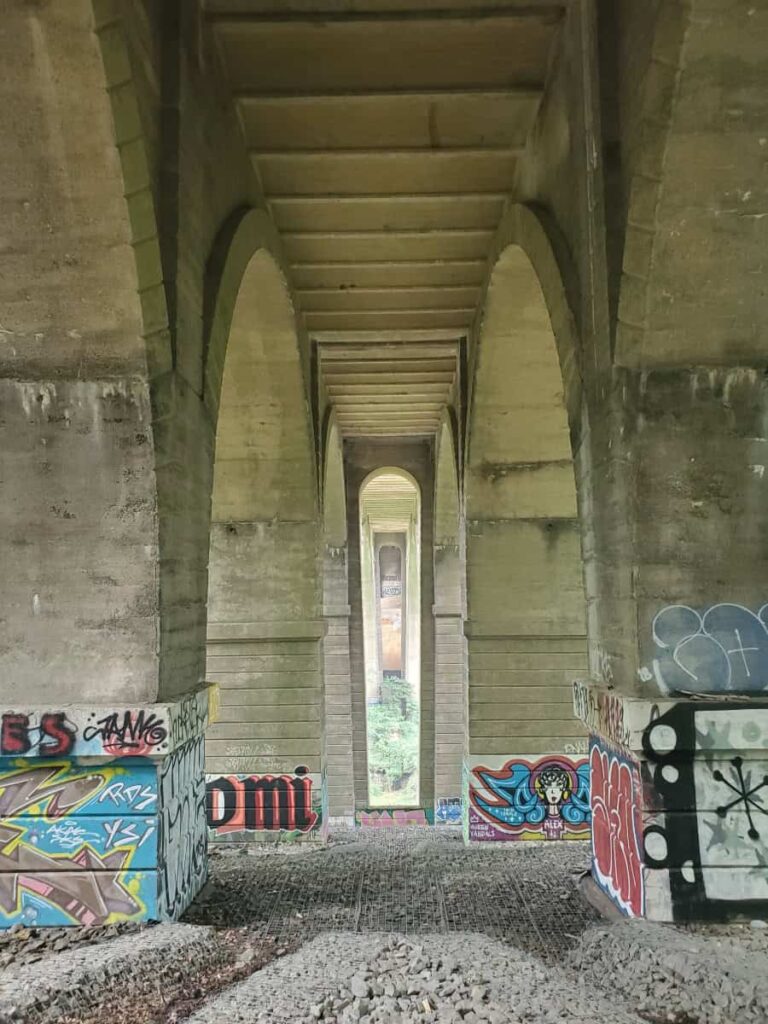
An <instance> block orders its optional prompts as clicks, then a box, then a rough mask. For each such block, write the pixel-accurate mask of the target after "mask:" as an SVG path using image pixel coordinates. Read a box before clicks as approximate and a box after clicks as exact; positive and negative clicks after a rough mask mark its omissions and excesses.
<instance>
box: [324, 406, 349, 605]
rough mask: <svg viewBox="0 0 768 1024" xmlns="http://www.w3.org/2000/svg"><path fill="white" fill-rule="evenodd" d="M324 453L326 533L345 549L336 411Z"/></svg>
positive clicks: (341, 458) (330, 420) (341, 455)
mask: <svg viewBox="0 0 768 1024" xmlns="http://www.w3.org/2000/svg"><path fill="white" fill-rule="evenodd" d="M323 454H324V456H325V465H324V472H323V535H324V538H325V543H326V546H327V547H330V548H343V547H344V546H345V545H346V543H347V504H346V485H345V483H344V453H343V450H342V443H341V434H340V432H339V427H338V424H337V422H336V411H335V410H332V411H331V414H330V416H329V417H328V424H327V426H326V430H325V441H324V444H323ZM345 603H346V602H345Z"/></svg>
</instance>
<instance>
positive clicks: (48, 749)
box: [38, 711, 75, 757]
mask: <svg viewBox="0 0 768 1024" xmlns="http://www.w3.org/2000/svg"><path fill="white" fill-rule="evenodd" d="M40 732H41V739H40V749H39V750H38V755H39V756H40V757H59V756H60V755H62V754H68V753H69V752H70V750H71V749H72V747H73V746H74V743H75V732H74V729H73V728H72V726H71V725H70V724H69V723H68V722H67V720H66V716H65V715H64V713H63V711H49V712H48V713H47V714H45V715H43V716H42V717H41V719H40ZM43 736H44V737H47V739H46V742H43V739H42V737H43ZM48 740H52V741H53V742H48Z"/></svg>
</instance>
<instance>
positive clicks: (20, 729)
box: [0, 713, 32, 756]
mask: <svg viewBox="0 0 768 1024" xmlns="http://www.w3.org/2000/svg"><path fill="white" fill-rule="evenodd" d="M31 746H32V742H31V740H30V738H29V717H28V716H27V715H16V714H12V713H6V714H4V715H3V725H2V730H1V731H0V753H2V754H10V755H12V756H13V755H15V754H26V753H27V751H28V750H29V748H30V747H31Z"/></svg>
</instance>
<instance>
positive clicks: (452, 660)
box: [432, 604, 467, 824]
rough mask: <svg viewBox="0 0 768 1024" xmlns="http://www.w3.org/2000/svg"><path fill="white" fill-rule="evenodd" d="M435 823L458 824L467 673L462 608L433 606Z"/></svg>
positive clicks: (465, 722)
mask: <svg viewBox="0 0 768 1024" xmlns="http://www.w3.org/2000/svg"><path fill="white" fill-rule="evenodd" d="M432 615H433V618H434V629H435V823H436V824H458V823H459V822H460V821H461V788H462V769H463V764H464V755H465V753H466V749H467V715H466V707H467V673H466V643H465V639H464V615H463V612H462V610H461V608H455V607H454V608H451V607H450V606H447V605H437V604H436V605H434V606H433V609H432Z"/></svg>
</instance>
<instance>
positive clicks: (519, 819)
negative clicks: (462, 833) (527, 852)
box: [469, 757, 590, 840]
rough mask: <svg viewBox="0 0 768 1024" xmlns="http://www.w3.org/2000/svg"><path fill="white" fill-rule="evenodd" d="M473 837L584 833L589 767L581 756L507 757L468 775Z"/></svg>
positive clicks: (563, 836)
mask: <svg viewBox="0 0 768 1024" xmlns="http://www.w3.org/2000/svg"><path fill="white" fill-rule="evenodd" d="M469 801H470V809H469V810H470V813H469V836H470V839H473V840H508V839H576V838H584V839H587V838H589V821H590V809H589V766H588V763H587V760H586V759H585V758H582V759H579V760H576V761H574V760H571V759H570V758H566V757H557V758H552V757H544V758H541V759H539V760H538V761H526V760H522V759H521V760H514V759H513V760H509V761H506V762H505V763H504V764H503V765H502V766H501V768H500V769H493V768H488V767H485V766H478V767H475V768H473V769H471V771H470V775H469Z"/></svg>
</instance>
